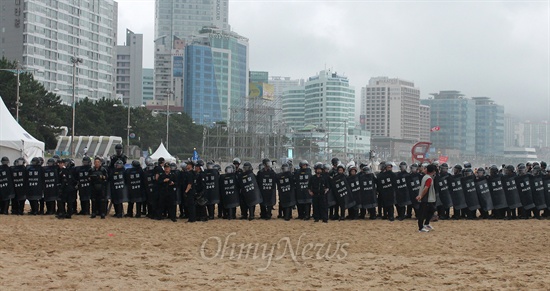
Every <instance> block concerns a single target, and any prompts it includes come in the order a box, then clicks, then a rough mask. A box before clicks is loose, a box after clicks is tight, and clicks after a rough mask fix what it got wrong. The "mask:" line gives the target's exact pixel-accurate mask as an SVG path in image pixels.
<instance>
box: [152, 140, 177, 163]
mask: <svg viewBox="0 0 550 291" xmlns="http://www.w3.org/2000/svg"><path fill="white" fill-rule="evenodd" d="M149 157H151V159H153V161H156V160H158V159H159V158H164V160H165V161H166V162H174V163H175V162H176V158H174V157H173V156H172V155H171V154H170V153H169V152H168V151H167V150H166V148H165V147H164V144H162V143H160V145H159V147H158V149H157V150H156V151H155V152H154V153H153V154H152V155H150V156H149Z"/></svg>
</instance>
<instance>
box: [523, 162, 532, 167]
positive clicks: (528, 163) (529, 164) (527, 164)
mask: <svg viewBox="0 0 550 291" xmlns="http://www.w3.org/2000/svg"><path fill="white" fill-rule="evenodd" d="M525 166H526V167H532V166H533V164H531V162H527V163H526V164H525Z"/></svg>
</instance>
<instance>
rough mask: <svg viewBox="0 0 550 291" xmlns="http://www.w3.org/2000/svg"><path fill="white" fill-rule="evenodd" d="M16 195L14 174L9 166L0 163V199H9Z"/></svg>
mask: <svg viewBox="0 0 550 291" xmlns="http://www.w3.org/2000/svg"><path fill="white" fill-rule="evenodd" d="M13 197H15V192H14V190H13V174H12V173H11V169H10V167H9V166H6V165H0V200H1V201H7V200H10V199H13Z"/></svg>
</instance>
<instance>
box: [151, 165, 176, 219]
mask: <svg viewBox="0 0 550 291" xmlns="http://www.w3.org/2000/svg"><path fill="white" fill-rule="evenodd" d="M177 179H178V177H177V176H176V174H174V173H172V172H171V169H170V164H168V163H166V164H164V172H163V173H161V174H159V177H158V180H157V185H158V191H159V196H160V199H159V205H158V208H157V216H156V219H157V220H161V219H162V212H163V211H164V209H166V210H167V212H168V217H170V220H172V221H174V222H176V193H177Z"/></svg>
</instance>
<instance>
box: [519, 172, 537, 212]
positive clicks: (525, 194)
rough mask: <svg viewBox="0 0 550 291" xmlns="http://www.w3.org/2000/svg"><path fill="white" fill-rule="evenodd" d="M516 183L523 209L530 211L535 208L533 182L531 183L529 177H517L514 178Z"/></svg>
mask: <svg viewBox="0 0 550 291" xmlns="http://www.w3.org/2000/svg"><path fill="white" fill-rule="evenodd" d="M514 180H515V181H516V187H517V189H518V193H519V199H520V201H521V205H523V209H526V210H530V209H533V208H535V202H533V193H531V181H529V175H522V176H517V177H515V178H514Z"/></svg>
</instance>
